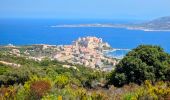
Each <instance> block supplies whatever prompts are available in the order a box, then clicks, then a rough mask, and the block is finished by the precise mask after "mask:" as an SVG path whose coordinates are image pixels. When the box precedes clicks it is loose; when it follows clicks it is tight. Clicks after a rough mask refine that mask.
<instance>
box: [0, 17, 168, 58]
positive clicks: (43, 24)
mask: <svg viewBox="0 0 170 100" xmlns="http://www.w3.org/2000/svg"><path fill="white" fill-rule="evenodd" d="M84 23H90V24H91V23H118V22H116V21H105V20H103V21H91V20H85V21H82V20H80V21H78V20H77V21H74V20H47V19H46V20H7V19H6V20H1V21H0V45H7V44H9V43H11V44H14V45H29V44H42V43H43V44H55V45H60V44H71V43H72V41H74V40H76V39H77V38H79V37H85V36H96V37H99V38H102V39H103V41H105V42H108V43H109V44H110V45H111V46H112V47H113V48H124V49H132V48H135V47H137V46H138V45H140V44H152V45H159V46H161V47H163V48H164V49H165V51H167V52H170V32H145V31H140V30H127V29H122V28H87V27H84V28H80V27H79V28H59V27H58V28H54V27H53V28H52V27H50V26H52V25H58V24H59V25H60V24H84ZM120 23H126V22H123V21H122V22H121V21H120ZM122 52H123V53H122ZM112 53H113V55H116V56H121V55H122V54H123V55H124V54H126V52H125V53H124V51H116V52H112ZM117 54H118V55H117Z"/></svg>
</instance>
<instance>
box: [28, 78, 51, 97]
mask: <svg viewBox="0 0 170 100" xmlns="http://www.w3.org/2000/svg"><path fill="white" fill-rule="evenodd" d="M50 89H51V84H50V82H48V81H45V80H39V81H35V82H33V83H31V84H30V92H31V94H32V96H33V97H34V98H37V99H40V98H41V97H42V96H43V95H45V93H47V92H48V91H49V90H50Z"/></svg>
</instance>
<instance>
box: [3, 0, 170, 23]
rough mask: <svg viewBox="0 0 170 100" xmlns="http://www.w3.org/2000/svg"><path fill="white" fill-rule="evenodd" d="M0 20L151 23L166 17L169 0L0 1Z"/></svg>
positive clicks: (168, 14)
mask: <svg viewBox="0 0 170 100" xmlns="http://www.w3.org/2000/svg"><path fill="white" fill-rule="evenodd" d="M0 2H1V3H0V19H4V18H8V19H11V18H16V19H74V20H75V19H99V20H102V19H108V20H152V19H155V18H158V17H163V16H170V11H169V9H170V6H169V5H170V1H169V0H157V1H155V0H149V1H148V0H142V1H137V0H126V1H122V0H119V1H117V0H100V1H98V0H93V1H92V0H85V1H80V0H62V1H60V0H48V1H45V0H36V1H35V0H34V1H33V0H29V1H26V0H15V1H11V0H1V1H0Z"/></svg>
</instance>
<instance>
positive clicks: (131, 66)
mask: <svg viewBox="0 0 170 100" xmlns="http://www.w3.org/2000/svg"><path fill="white" fill-rule="evenodd" d="M169 68H170V55H169V54H167V53H165V52H164V50H163V49H162V48H161V47H159V46H151V45H140V46H138V47H137V48H135V49H133V50H132V51H130V52H129V53H128V54H127V55H126V56H125V57H124V58H123V59H122V60H121V61H120V62H119V64H118V65H117V66H116V68H115V70H114V71H112V72H111V74H110V76H109V77H108V78H109V84H114V85H115V86H122V85H124V84H129V83H131V82H134V83H137V84H141V83H143V82H144V81H145V80H151V81H153V82H155V81H159V80H163V81H166V80H168V79H169V78H168V77H169V76H168V71H169Z"/></svg>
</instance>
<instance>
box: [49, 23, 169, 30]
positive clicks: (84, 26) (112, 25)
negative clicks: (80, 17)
mask: <svg viewBox="0 0 170 100" xmlns="http://www.w3.org/2000/svg"><path fill="white" fill-rule="evenodd" d="M50 27H51V28H90V27H91V28H93V27H96V28H124V29H127V30H141V31H145V32H170V29H169V30H157V29H148V28H139V27H133V26H126V25H120V24H115V25H114V24H77V25H76V24H65V25H52V26H50Z"/></svg>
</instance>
